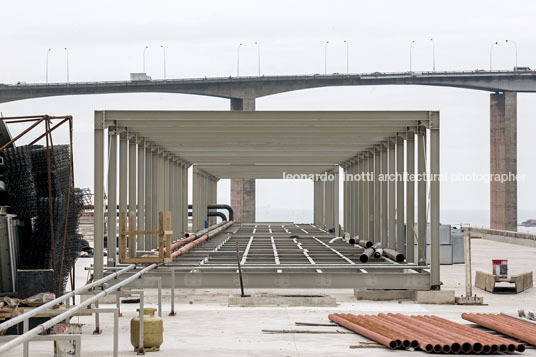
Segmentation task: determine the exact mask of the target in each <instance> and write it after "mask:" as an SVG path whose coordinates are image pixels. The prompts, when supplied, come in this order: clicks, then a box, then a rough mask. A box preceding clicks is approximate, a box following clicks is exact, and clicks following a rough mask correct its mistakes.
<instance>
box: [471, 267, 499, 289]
mask: <svg viewBox="0 0 536 357" xmlns="http://www.w3.org/2000/svg"><path fill="white" fill-rule="evenodd" d="M475 287H477V288H479V289H482V290H485V291H489V292H490V293H492V292H493V290H494V288H495V276H494V275H492V274H488V273H484V272H483V271H477V272H476V274H475Z"/></svg>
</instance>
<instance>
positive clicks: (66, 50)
mask: <svg viewBox="0 0 536 357" xmlns="http://www.w3.org/2000/svg"><path fill="white" fill-rule="evenodd" d="M64 50H65V54H66V55H67V57H66V58H67V83H69V50H68V49H67V47H65V48H64Z"/></svg>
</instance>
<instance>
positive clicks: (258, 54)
mask: <svg viewBox="0 0 536 357" xmlns="http://www.w3.org/2000/svg"><path fill="white" fill-rule="evenodd" d="M255 44H256V45H257V67H258V70H259V77H260V76H261V45H259V43H258V42H257V41H255Z"/></svg>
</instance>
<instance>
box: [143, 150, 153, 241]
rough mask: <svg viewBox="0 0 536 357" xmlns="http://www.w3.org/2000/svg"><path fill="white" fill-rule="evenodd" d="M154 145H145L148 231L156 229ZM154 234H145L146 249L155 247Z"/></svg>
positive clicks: (146, 226)
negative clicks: (154, 211)
mask: <svg viewBox="0 0 536 357" xmlns="http://www.w3.org/2000/svg"><path fill="white" fill-rule="evenodd" d="M152 150H153V148H152V146H149V145H147V144H146V145H145V228H146V229H147V230H148V231H153V230H154V216H153V173H152V171H153V153H152ZM152 242H153V240H152V236H151V235H146V236H145V249H147V250H149V249H152V248H153V245H152Z"/></svg>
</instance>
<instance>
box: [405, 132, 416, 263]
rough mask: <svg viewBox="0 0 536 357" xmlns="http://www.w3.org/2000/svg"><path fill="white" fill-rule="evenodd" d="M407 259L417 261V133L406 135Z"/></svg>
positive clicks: (411, 261) (410, 261) (412, 261)
mask: <svg viewBox="0 0 536 357" xmlns="http://www.w3.org/2000/svg"><path fill="white" fill-rule="evenodd" d="M406 170H407V181H406V202H407V203H406V216H407V218H406V261H407V262H409V263H415V234H414V233H413V231H414V229H415V177H414V175H415V135H414V133H413V132H408V133H407V137H406Z"/></svg>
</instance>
